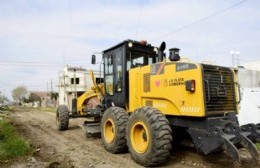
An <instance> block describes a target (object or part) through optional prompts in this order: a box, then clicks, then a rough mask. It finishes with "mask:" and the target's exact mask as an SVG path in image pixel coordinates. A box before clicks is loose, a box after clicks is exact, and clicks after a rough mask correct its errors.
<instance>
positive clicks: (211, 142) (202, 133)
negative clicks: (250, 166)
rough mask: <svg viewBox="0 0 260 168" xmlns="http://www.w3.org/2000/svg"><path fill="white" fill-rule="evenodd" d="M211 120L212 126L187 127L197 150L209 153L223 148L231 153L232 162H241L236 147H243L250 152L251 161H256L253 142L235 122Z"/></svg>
mask: <svg viewBox="0 0 260 168" xmlns="http://www.w3.org/2000/svg"><path fill="white" fill-rule="evenodd" d="M211 122H212V126H209V127H207V128H206V129H198V128H189V129H188V132H189V134H190V135H191V137H192V140H193V142H194V145H195V147H196V149H197V151H199V152H202V153H204V154H209V153H212V152H214V151H219V150H225V151H227V152H228V153H229V154H230V155H231V157H232V159H233V161H234V163H239V164H241V159H240V156H239V151H238V149H239V148H245V149H247V150H248V151H249V153H250V154H251V156H252V160H253V162H254V163H255V164H257V163H258V160H259V157H258V153H257V149H256V147H255V145H254V143H253V142H252V141H251V140H250V139H249V138H248V137H247V135H245V133H244V132H243V131H242V130H241V129H240V127H239V126H238V125H237V123H236V122H232V121H230V120H223V119H214V120H212V121H211ZM209 123H210V122H209ZM214 125H215V126H214Z"/></svg>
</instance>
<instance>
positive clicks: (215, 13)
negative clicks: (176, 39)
mask: <svg viewBox="0 0 260 168" xmlns="http://www.w3.org/2000/svg"><path fill="white" fill-rule="evenodd" d="M246 1H248V0H243V1H239V2H237V3H235V4H233V5H231V6H229V7H226V8H224V9H221V10H219V11H216V12H214V13H212V14H210V15H208V16H205V17H202V18H200V19H198V20H196V21H194V22H191V23H189V24H186V25H184V26H182V27H181V28H178V29H175V30H174V31H171V32H169V33H167V34H164V35H162V36H159V37H157V38H155V39H153V40H151V41H152V42H153V41H157V40H159V39H161V38H163V37H166V36H169V35H171V34H173V33H176V32H179V31H181V30H183V29H186V28H189V27H191V26H192V25H194V24H197V23H199V22H202V21H204V20H207V19H209V18H211V17H214V16H216V15H218V14H221V13H223V12H226V11H227V10H230V9H232V8H234V7H236V6H239V5H241V4H242V3H245V2H246Z"/></svg>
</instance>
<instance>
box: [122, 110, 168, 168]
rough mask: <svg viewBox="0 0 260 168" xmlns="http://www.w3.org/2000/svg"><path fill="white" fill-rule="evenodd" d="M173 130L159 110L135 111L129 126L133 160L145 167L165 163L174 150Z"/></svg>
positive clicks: (128, 142) (129, 144)
mask: <svg viewBox="0 0 260 168" xmlns="http://www.w3.org/2000/svg"><path fill="white" fill-rule="evenodd" d="M171 142H172V130H171V127H170V125H169V122H168V120H167V119H166V117H165V116H164V115H163V114H162V113H160V111H158V110H157V109H154V108H152V107H143V108H139V109H137V110H135V111H134V112H133V114H132V115H131V117H130V119H129V122H128V125H127V145H128V149H129V152H130V153H131V156H132V158H133V159H134V160H135V161H136V162H137V163H138V164H141V165H143V166H158V165H160V164H162V163H164V162H165V161H166V160H167V158H168V157H169V155H170V150H171V148H172V145H171Z"/></svg>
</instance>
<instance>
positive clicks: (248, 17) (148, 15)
mask: <svg viewBox="0 0 260 168" xmlns="http://www.w3.org/2000/svg"><path fill="white" fill-rule="evenodd" d="M125 39H135V40H147V41H148V43H151V44H152V45H154V46H159V45H160V43H161V42H162V41H165V42H166V45H167V49H169V48H172V47H178V48H180V49H181V52H180V54H181V56H185V57H189V58H190V59H191V60H193V61H196V62H201V61H213V62H215V63H216V64H219V65H223V66H231V65H232V59H231V54H230V51H231V50H236V51H239V53H240V54H239V58H240V63H241V64H243V63H246V62H250V61H254V60H259V59H260V57H259V56H260V42H259V39H260V1H258V0H248V1H241V0H229V1H226V0H209V1H206V0H125V1H122V0H111V1H109V0H99V1H98V0H96V1H88V0H84V1H82V0H0V91H1V92H2V93H4V94H5V95H6V96H8V97H9V98H11V91H12V90H13V89H14V88H16V87H17V86H18V85H25V86H26V87H27V89H28V90H33V91H36V90H42V91H46V90H47V82H48V85H49V86H48V88H49V90H50V87H51V86H50V83H51V80H52V81H53V86H54V89H55V90H58V89H57V87H56V85H57V82H58V72H59V71H61V70H62V69H63V66H65V65H71V66H82V67H85V68H88V69H91V68H96V69H98V67H95V66H92V65H91V64H90V62H91V55H92V54H93V52H101V51H103V50H105V49H107V48H109V47H111V46H113V45H115V44H117V43H119V42H121V41H123V40H125ZM167 55H168V51H167ZM98 58H99V59H100V58H101V57H100V56H99V57H98Z"/></svg>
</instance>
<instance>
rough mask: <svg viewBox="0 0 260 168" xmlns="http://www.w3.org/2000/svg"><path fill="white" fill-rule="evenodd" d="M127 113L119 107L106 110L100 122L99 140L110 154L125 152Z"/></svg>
mask: <svg viewBox="0 0 260 168" xmlns="http://www.w3.org/2000/svg"><path fill="white" fill-rule="evenodd" d="M128 118H129V116H128V114H127V112H126V111H125V110H124V109H123V108H120V107H110V108H108V109H107V110H106V111H105V113H104V115H103V117H102V120H101V140H102V142H103V145H104V147H105V149H106V150H107V151H109V152H110V153H122V152H126V151H127V145H126V125H127V122H128Z"/></svg>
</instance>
